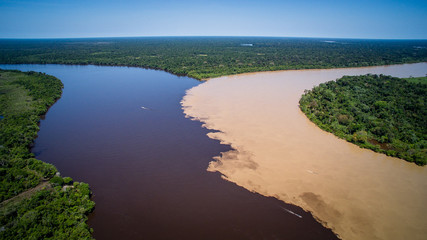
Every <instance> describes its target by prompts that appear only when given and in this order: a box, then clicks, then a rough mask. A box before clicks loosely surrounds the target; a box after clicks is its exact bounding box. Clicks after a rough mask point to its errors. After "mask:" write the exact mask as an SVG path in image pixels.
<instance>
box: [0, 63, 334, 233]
mask: <svg viewBox="0 0 427 240" xmlns="http://www.w3.org/2000/svg"><path fill="white" fill-rule="evenodd" d="M0 68H3V69H19V70H22V71H29V70H33V71H40V72H45V73H47V74H50V75H54V76H56V77H58V78H59V79H61V81H62V82H63V83H64V85H65V88H64V92H63V96H62V97H61V99H60V100H59V101H58V102H57V103H56V104H54V105H53V107H52V108H51V109H50V110H49V111H48V113H47V115H46V118H45V120H42V121H41V126H40V127H41V128H40V132H39V137H38V138H37V139H36V142H35V147H34V148H33V152H34V153H35V154H36V156H37V158H39V159H41V160H43V161H46V162H49V163H52V164H54V165H55V166H56V167H57V168H58V170H59V171H60V172H61V175H63V176H70V177H72V178H73V179H74V180H76V181H84V182H87V183H89V184H90V186H91V189H92V191H93V193H94V196H93V200H94V201H95V202H96V208H95V211H94V212H93V213H92V214H91V215H90V217H89V218H90V219H89V224H90V226H91V227H92V228H93V229H94V237H95V238H97V239H336V236H335V235H334V234H333V233H332V232H331V231H330V230H329V229H326V228H324V227H323V226H322V225H321V224H319V223H318V222H316V221H315V219H314V218H313V217H312V216H311V215H310V214H308V213H306V212H304V211H303V210H302V209H301V208H299V207H295V206H293V205H288V204H285V203H283V202H281V201H279V200H277V199H275V198H267V197H263V196H261V195H259V194H256V193H252V192H249V191H247V190H245V189H243V188H241V187H238V186H237V185H235V184H234V183H230V182H227V181H225V180H223V179H221V176H220V174H219V173H212V172H207V171H206V168H207V167H208V164H209V162H210V161H211V160H212V157H213V156H217V155H219V153H220V152H224V151H228V150H229V147H228V146H226V145H221V144H219V142H218V141H215V140H212V139H209V138H208V137H207V136H206V133H207V132H208V130H206V129H204V128H202V127H201V124H200V123H199V122H196V121H191V120H189V119H187V118H185V117H184V114H183V111H182V109H181V105H180V101H181V99H182V97H183V96H184V94H185V91H186V90H187V89H189V88H191V87H193V86H196V85H198V84H199V83H200V82H198V81H196V80H194V79H191V78H187V77H177V76H174V75H172V74H169V73H166V72H162V71H155V70H146V69H139V68H127V67H100V66H66V65H0ZM283 191H286V189H284V190H283Z"/></svg>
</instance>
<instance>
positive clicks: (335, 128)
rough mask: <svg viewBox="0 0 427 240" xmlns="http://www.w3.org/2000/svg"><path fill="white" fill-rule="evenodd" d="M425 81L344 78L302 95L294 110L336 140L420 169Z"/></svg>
mask: <svg viewBox="0 0 427 240" xmlns="http://www.w3.org/2000/svg"><path fill="white" fill-rule="evenodd" d="M426 79H427V78H425V77H424V78H409V79H400V78H394V77H390V76H384V75H364V76H344V77H343V78H340V79H338V80H337V81H330V82H327V83H322V84H320V85H319V86H317V87H314V88H313V89H312V90H306V91H305V93H304V95H303V96H302V97H301V99H300V108H301V110H302V111H303V112H304V113H305V114H306V115H307V117H308V118H309V119H310V120H311V121H313V122H314V123H315V124H317V125H318V126H319V127H320V128H322V129H324V130H326V131H329V132H332V133H334V134H335V135H336V136H338V137H340V138H343V139H346V140H347V141H349V142H352V143H355V144H357V145H359V146H361V147H364V148H369V149H372V150H374V151H377V152H382V153H385V154H387V155H389V156H394V157H399V158H402V159H405V160H407V161H409V162H415V163H416V164H418V165H425V164H426V163H427V84H425V83H426Z"/></svg>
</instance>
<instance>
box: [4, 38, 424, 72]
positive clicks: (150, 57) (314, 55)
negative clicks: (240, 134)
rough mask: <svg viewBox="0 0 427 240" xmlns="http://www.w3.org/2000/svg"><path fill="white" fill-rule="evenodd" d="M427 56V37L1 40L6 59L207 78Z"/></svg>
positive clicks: (347, 65)
mask: <svg viewBox="0 0 427 240" xmlns="http://www.w3.org/2000/svg"><path fill="white" fill-rule="evenodd" d="M422 61H427V41H426V40H357V39H314V38H273V37H270V38H266V37H140V38H98V39H44V40H16V39H2V40H0V63H13V64H17V63H42V64H43V63H56V64H98V65H123V66H136V67H145V68H153V69H162V70H166V71H169V72H172V73H174V74H178V75H188V76H190V77H193V78H196V79H205V78H212V77H218V76H222V75H230V74H237V73H244V72H255V71H274V70H286V69H306V68H336V67H361V66H372V65H387V64H398V63H411V62H422Z"/></svg>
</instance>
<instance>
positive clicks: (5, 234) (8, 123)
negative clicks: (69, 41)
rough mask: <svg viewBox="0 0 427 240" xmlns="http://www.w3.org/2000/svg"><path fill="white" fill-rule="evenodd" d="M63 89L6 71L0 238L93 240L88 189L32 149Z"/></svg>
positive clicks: (0, 96) (0, 74) (49, 79)
mask: <svg viewBox="0 0 427 240" xmlns="http://www.w3.org/2000/svg"><path fill="white" fill-rule="evenodd" d="M62 88H63V84H62V82H61V81H60V80H59V79H57V78H55V77H53V76H49V75H46V74H43V73H37V72H20V71H15V70H1V69H0V116H1V118H0V132H1V135H0V158H1V162H0V182H1V185H0V186H1V188H0V200H1V203H0V225H1V227H0V238H1V239H90V238H91V230H90V229H89V227H88V225H87V224H86V220H87V214H88V213H89V212H91V211H92V210H93V208H94V202H92V201H91V200H90V194H91V193H90V190H89V186H88V184H85V183H79V182H73V180H72V179H71V178H70V177H65V178H63V177H61V176H59V173H57V172H58V171H57V169H56V168H55V166H53V165H51V164H48V163H45V162H42V161H40V160H38V159H35V158H34V154H32V153H31V152H30V146H31V145H32V143H33V141H34V139H35V138H36V137H37V132H38V130H39V127H38V123H39V121H40V117H41V115H43V114H45V113H46V112H47V110H48V108H49V107H50V106H51V105H52V104H54V103H55V101H56V100H57V99H58V98H60V97H61V93H62Z"/></svg>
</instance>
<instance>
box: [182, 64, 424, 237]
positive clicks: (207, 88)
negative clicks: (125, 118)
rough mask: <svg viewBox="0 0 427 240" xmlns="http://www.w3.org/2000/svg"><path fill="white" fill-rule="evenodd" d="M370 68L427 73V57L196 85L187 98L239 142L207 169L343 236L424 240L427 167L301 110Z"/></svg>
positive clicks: (194, 114)
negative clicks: (349, 138) (340, 132)
mask: <svg viewBox="0 0 427 240" xmlns="http://www.w3.org/2000/svg"><path fill="white" fill-rule="evenodd" d="M367 73H375V74H385V75H392V76H396V77H409V76H414V77H416V76H425V75H426V74H427V63H418V64H405V65H392V66H381V67H369V68H353V69H328V70H298V71H279V72H263V73H252V74H242V75H235V76H228V77H221V78H216V79H211V80H209V81H207V82H205V83H203V84H200V85H199V86H197V87H194V88H192V89H190V90H189V91H188V92H187V95H186V96H185V97H184V99H183V101H182V105H183V109H184V112H185V114H186V115H187V116H188V117H191V118H192V119H195V120H199V121H201V122H203V123H204V126H205V127H207V128H208V129H212V130H218V131H219V132H212V133H209V135H208V136H209V137H211V138H214V139H218V140H220V141H221V142H222V143H224V144H229V145H231V146H232V148H233V149H234V150H232V151H229V152H224V153H221V156H218V157H216V158H215V159H214V161H212V162H211V163H210V165H209V167H208V171H219V172H221V173H222V174H223V177H224V179H226V180H229V181H232V182H235V183H236V184H238V185H240V186H242V187H244V188H246V189H248V190H251V191H255V192H258V193H260V194H263V195H265V196H275V197H277V198H278V199H280V200H283V201H285V202H287V203H292V204H295V205H298V206H301V207H302V208H304V209H305V210H307V211H310V212H312V214H313V215H314V216H315V217H316V218H317V219H318V220H319V221H320V222H322V223H323V224H324V225H325V226H327V227H329V228H331V229H332V230H333V231H334V232H335V233H337V234H338V235H339V236H340V237H341V238H343V239H426V236H427V221H426V220H425V216H427V207H426V206H425V204H426V202H427V167H419V166H416V165H415V164H411V163H408V162H405V161H404V160H401V159H397V158H391V157H387V156H385V155H382V154H379V153H375V152H373V151H370V150H366V149H361V148H359V147H358V146H355V145H353V144H351V143H348V142H346V141H344V140H341V139H339V138H337V137H335V136H334V135H332V134H330V133H327V132H324V131H322V130H321V129H319V128H318V127H317V126H315V125H314V124H313V123H312V122H310V121H309V120H308V119H307V118H306V117H305V115H304V114H303V113H302V112H301V111H300V110H299V108H298V101H299V98H300V96H301V94H302V93H303V91H304V90H305V89H311V88H312V87H313V86H315V85H318V84H319V83H322V82H326V81H329V80H335V79H337V78H339V77H341V76H343V75H360V74H367Z"/></svg>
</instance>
